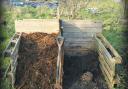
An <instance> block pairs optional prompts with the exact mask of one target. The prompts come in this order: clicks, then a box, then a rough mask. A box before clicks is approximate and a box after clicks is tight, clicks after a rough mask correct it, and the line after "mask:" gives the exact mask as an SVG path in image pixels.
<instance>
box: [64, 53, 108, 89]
mask: <svg viewBox="0 0 128 89" xmlns="http://www.w3.org/2000/svg"><path fill="white" fill-rule="evenodd" d="M64 59H65V61H64V76H63V89H108V88H107V85H106V84H105V81H104V80H103V75H102V73H101V71H100V69H99V62H98V60H97V59H98V55H97V54H96V53H95V52H88V53H87V54H85V55H82V56H77V55H76V56H68V55H65V58H64ZM87 72H90V73H92V75H93V78H92V81H87V80H91V79H89V77H88V79H87V77H86V76H85V74H86V73H87ZM92 75H91V76H92ZM89 76H90V75H89Z"/></svg>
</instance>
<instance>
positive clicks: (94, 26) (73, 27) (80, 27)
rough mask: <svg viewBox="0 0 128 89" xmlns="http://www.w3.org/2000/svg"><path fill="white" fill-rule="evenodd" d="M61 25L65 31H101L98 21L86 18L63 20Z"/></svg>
mask: <svg viewBox="0 0 128 89" xmlns="http://www.w3.org/2000/svg"><path fill="white" fill-rule="evenodd" d="M62 27H63V29H64V31H65V32H93V33H101V32H102V24H101V23H100V22H92V21H86V20H65V21H62Z"/></svg>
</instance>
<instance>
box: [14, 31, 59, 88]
mask: <svg viewBox="0 0 128 89" xmlns="http://www.w3.org/2000/svg"><path fill="white" fill-rule="evenodd" d="M56 36H57V35H55V34H45V33H30V34H25V33H23V35H22V37H21V43H20V48H19V58H18V66H17V70H16V83H15V87H16V89H52V88H53V85H54V84H55V76H56V59H57V55H58V46H57V44H56V40H55V38H56Z"/></svg>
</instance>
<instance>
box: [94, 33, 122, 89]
mask: <svg viewBox="0 0 128 89" xmlns="http://www.w3.org/2000/svg"><path fill="white" fill-rule="evenodd" d="M95 39H96V43H97V51H98V54H99V62H100V68H101V71H102V73H103V75H104V77H105V80H106V82H107V84H108V87H109V89H112V88H113V87H114V85H115V84H118V83H119V81H120V80H119V77H118V74H116V65H118V64H120V63H121V61H122V58H121V57H120V55H119V54H118V53H117V51H116V50H115V49H114V48H113V47H112V46H111V45H110V43H109V42H108V41H107V40H106V39H105V37H104V36H103V35H102V34H97V36H96V37H95Z"/></svg>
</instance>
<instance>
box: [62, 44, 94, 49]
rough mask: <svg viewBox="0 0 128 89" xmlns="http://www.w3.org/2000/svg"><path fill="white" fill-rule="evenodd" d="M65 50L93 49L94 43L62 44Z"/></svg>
mask: <svg viewBox="0 0 128 89" xmlns="http://www.w3.org/2000/svg"><path fill="white" fill-rule="evenodd" d="M64 47H65V48H70V49H78V48H81V49H82V48H83V49H84V48H95V43H94V42H87V43H86V44H81V43H79V44H75V43H65V44H64Z"/></svg>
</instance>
